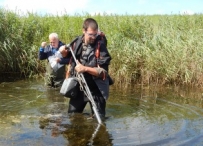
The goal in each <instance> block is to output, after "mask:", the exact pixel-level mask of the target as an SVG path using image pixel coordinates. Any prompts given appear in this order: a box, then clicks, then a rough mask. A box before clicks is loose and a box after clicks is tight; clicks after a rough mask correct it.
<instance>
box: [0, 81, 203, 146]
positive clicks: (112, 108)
mask: <svg viewBox="0 0 203 146" xmlns="http://www.w3.org/2000/svg"><path fill="white" fill-rule="evenodd" d="M0 87H1V88H0V131H1V136H0V145H4V146H10V145H13V146H18V145H40V146H45V145H50V146H51V145H64V146H65V145H66V146H67V145H68V146H72V145H96V146H97V145H98V146H100V145H115V146H119V145H120V146H127V145H129V146H134V145H150V146H151V145H166V146H168V145H173V146H174V145H175V146H176V145H178V146H179V145H190V146H191V145H192V146H193V145H197V146H198V145H202V144H203V109H202V91H201V90H200V89H192V88H181V87H168V88H153V87H150V88H149V87H148V88H138V87H133V89H128V90H126V91H120V90H117V89H115V88H111V90H110V98H109V100H108V101H107V108H106V113H107V117H108V118H107V119H106V120H105V126H98V123H97V121H96V120H88V119H87V118H88V116H89V113H90V108H89V107H87V108H86V109H85V113H84V114H78V115H77V114H76V115H74V116H71V115H68V114H67V110H68V99H67V98H63V97H62V96H61V95H60V94H59V89H48V88H46V87H45V86H44V85H43V81H41V80H25V81H18V82H10V83H1V84H0Z"/></svg>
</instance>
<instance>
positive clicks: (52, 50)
mask: <svg viewBox="0 0 203 146" xmlns="http://www.w3.org/2000/svg"><path fill="white" fill-rule="evenodd" d="M49 43H50V44H49V45H47V43H46V42H42V43H41V46H40V49H39V60H45V59H47V64H46V77H45V80H46V81H45V82H46V85H47V86H50V87H54V88H56V87H60V86H61V85H62V83H63V80H64V78H65V64H68V62H69V59H68V58H64V57H62V55H61V53H60V52H59V48H60V47H61V46H63V45H64V43H62V42H61V41H60V40H59V37H58V34H57V33H51V34H50V35H49Z"/></svg>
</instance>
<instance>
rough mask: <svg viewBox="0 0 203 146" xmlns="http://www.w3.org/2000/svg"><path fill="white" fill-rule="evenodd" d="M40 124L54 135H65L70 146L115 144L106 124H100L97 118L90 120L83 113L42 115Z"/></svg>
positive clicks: (109, 145)
mask: <svg viewBox="0 0 203 146" xmlns="http://www.w3.org/2000/svg"><path fill="white" fill-rule="evenodd" d="M39 124H40V128H41V129H43V130H45V131H47V130H50V131H51V136H52V137H59V136H61V135H63V137H64V138H65V139H66V140H67V144H68V145H69V146H76V145H105V146H111V145H113V144H112V142H111V135H110V134H109V133H108V131H107V129H106V126H105V125H100V124H98V123H97V121H96V120H93V119H91V120H88V119H87V117H86V116H84V115H82V114H75V115H71V116H64V115H49V116H46V117H42V118H41V119H40V121H39Z"/></svg>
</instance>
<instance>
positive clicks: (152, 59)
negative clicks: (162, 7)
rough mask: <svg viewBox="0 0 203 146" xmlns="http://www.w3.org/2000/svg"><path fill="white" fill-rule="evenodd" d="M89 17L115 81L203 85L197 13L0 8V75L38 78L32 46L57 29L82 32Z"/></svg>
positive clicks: (39, 66) (202, 35)
mask: <svg viewBox="0 0 203 146" xmlns="http://www.w3.org/2000/svg"><path fill="white" fill-rule="evenodd" d="M87 17H93V18H95V19H96V20H97V21H98V23H99V26H100V29H101V30H102V31H104V32H105V34H106V36H107V38H108V50H109V52H110V53H111V55H112V58H113V59H112V62H111V65H110V74H111V76H112V77H113V78H114V80H115V84H116V85H122V86H124V85H125V86H128V85H132V84H142V85H151V84H156V85H166V84H175V85H177V84H181V85H194V86H199V87H201V86H202V85H203V41H202V40H203V15H202V14H196V15H153V16H146V15H132V16H131V15H123V16H119V15H114V14H112V15H107V14H102V15H94V16H90V15H89V14H84V15H77V14H76V15H74V16H69V15H68V14H66V15H62V16H59V15H57V16H52V15H45V16H39V15H37V14H34V13H29V12H28V13H27V14H26V15H24V16H20V15H18V14H17V13H15V12H11V11H7V10H5V9H0V22H1V23H0V34H1V35H0V46H1V49H0V68H1V70H0V74H1V78H3V77H4V78H7V77H13V78H14V77H39V76H43V72H44V71H45V70H44V69H45V68H44V65H45V64H44V62H45V61H39V60H38V58H37V56H38V49H39V46H40V44H41V42H42V41H48V35H49V34H50V33H51V32H57V33H58V34H59V36H60V39H61V41H63V42H64V43H67V44H68V43H69V42H70V41H71V40H73V39H74V38H75V37H76V36H78V35H80V34H81V33H82V22H83V20H84V19H85V18H87Z"/></svg>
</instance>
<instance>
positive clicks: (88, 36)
mask: <svg viewBox="0 0 203 146" xmlns="http://www.w3.org/2000/svg"><path fill="white" fill-rule="evenodd" d="M83 34H84V39H85V44H93V43H94V41H95V39H96V37H97V35H98V24H97V22H96V20H94V19H93V18H87V19H85V21H84V23H83Z"/></svg>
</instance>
